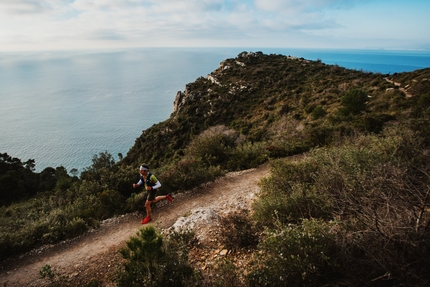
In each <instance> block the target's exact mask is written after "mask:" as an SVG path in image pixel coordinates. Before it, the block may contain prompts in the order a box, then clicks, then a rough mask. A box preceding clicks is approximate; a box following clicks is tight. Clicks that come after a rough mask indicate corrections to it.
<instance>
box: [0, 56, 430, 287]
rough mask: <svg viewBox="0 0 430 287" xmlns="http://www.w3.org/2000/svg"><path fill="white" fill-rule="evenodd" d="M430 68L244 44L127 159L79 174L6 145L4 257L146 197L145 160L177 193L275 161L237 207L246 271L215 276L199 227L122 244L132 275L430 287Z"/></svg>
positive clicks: (124, 273)
mask: <svg viewBox="0 0 430 287" xmlns="http://www.w3.org/2000/svg"><path fill="white" fill-rule="evenodd" d="M387 78H389V79H388V80H387ZM429 79H430V69H423V70H418V71H414V72H411V73H399V74H394V75H382V74H373V73H364V72H362V71H355V70H348V69H344V68H341V67H339V66H336V65H325V64H324V63H321V62H320V61H308V60H305V59H296V58H292V57H286V56H281V55H264V54H262V53H246V52H244V53H241V54H239V55H238V57H236V58H234V59H227V60H225V61H224V62H223V63H221V65H220V67H219V68H218V69H217V70H215V71H214V72H213V73H212V74H211V77H208V78H207V79H205V78H198V79H197V80H196V81H195V82H193V83H190V84H188V85H186V89H185V91H184V92H183V93H181V94H180V95H179V96H178V99H177V101H176V102H175V107H174V112H173V113H172V115H171V117H170V118H169V119H167V120H166V121H164V122H161V123H158V124H155V125H153V126H152V127H151V128H149V129H147V130H145V131H143V133H142V135H141V136H140V137H139V138H137V139H136V142H135V145H134V146H133V147H132V148H131V149H130V151H129V152H128V153H127V155H126V156H125V157H123V158H122V157H121V160H120V161H119V162H115V161H114V160H113V158H112V156H111V155H110V154H109V153H108V152H102V153H100V154H99V155H95V156H94V158H93V164H92V165H91V166H90V167H88V168H87V169H85V171H84V172H83V173H82V174H81V175H80V178H78V177H77V176H76V175H73V174H74V172H73V171H70V172H71V174H72V175H73V176H70V175H69V174H68V173H67V171H66V170H65V169H64V168H63V167H58V168H47V169H45V170H44V171H42V172H41V173H35V172H34V164H35V163H34V161H33V160H28V161H26V162H22V161H21V160H19V159H16V158H12V157H10V156H9V155H7V154H1V155H0V200H1V201H0V206H1V207H0V256H1V257H2V258H6V257H9V256H16V255H18V254H21V253H23V252H26V251H28V250H30V249H31V248H34V247H36V246H40V245H41V244H46V243H55V242H58V241H59V240H64V239H65V238H70V237H74V236H76V235H78V234H80V233H82V232H84V231H86V230H88V229H89V228H96V227H97V226H98V224H99V221H100V220H103V219H106V218H109V217H111V216H115V215H119V214H123V213H125V212H130V211H134V210H140V209H143V204H141V203H140V202H139V196H138V195H137V193H139V192H140V190H134V189H132V187H131V183H133V182H136V181H137V179H138V173H137V167H138V166H139V164H140V163H142V162H146V163H148V164H149V165H150V166H151V169H152V170H153V172H154V173H155V174H157V177H158V178H159V179H160V181H161V182H162V184H163V189H162V192H163V193H168V192H175V193H177V192H181V191H184V190H189V189H192V188H194V187H196V186H198V185H200V184H202V183H205V182H208V181H212V180H214V179H216V178H217V177H219V176H222V175H224V174H225V173H226V172H227V171H236V170H242V169H247V168H252V167H256V166H258V165H260V164H262V163H265V162H270V163H271V167H272V170H271V177H270V178H268V179H265V180H264V181H263V182H261V187H262V192H261V194H260V196H259V198H258V199H257V200H256V201H255V204H254V206H253V211H252V213H251V214H249V215H241V214H232V215H231V216H230V217H227V218H225V219H224V220H223V223H224V225H225V226H226V228H225V230H223V231H222V232H221V235H222V238H223V239H221V241H222V242H223V244H224V245H225V246H228V248H229V249H231V250H241V249H246V250H250V251H251V252H252V254H253V256H252V258H251V261H250V262H249V264H248V265H247V267H246V270H242V269H240V268H238V267H237V266H236V265H235V264H234V262H231V261H229V260H228V259H226V260H224V261H223V260H221V261H220V262H219V263H218V264H217V266H216V268H214V269H213V270H212V271H211V272H212V275H217V276H215V277H213V278H217V279H213V280H212V281H205V279H203V278H201V276H200V275H197V274H198V273H197V272H196V271H195V270H193V267H192V266H191V265H189V263H188V262H187V254H188V253H187V252H188V250H189V248H191V247H190V246H189V244H185V242H192V240H191V238H190V237H188V238H187V240H188V241H184V240H182V239H183V238H184V237H187V236H188V235H178V234H176V235H170V236H162V235H160V234H159V233H157V231H156V230H154V229H143V230H141V231H140V233H139V234H138V236H137V237H133V238H131V239H130V241H129V242H128V243H127V248H126V249H123V250H122V251H121V254H122V255H123V256H124V259H125V260H126V263H125V264H124V265H123V266H122V268H121V269H120V270H119V271H118V274H117V284H118V285H119V286H133V284H135V285H136V284H137V282H138V281H139V282H147V284H146V285H145V286H163V284H165V283H166V282H167V281H166V280H168V282H169V286H206V285H208V286H236V287H239V286H321V285H325V286H360V285H367V286H381V285H384V286H395V285H396V286H398V285H405V286H411V285H416V286H426V285H429V284H430V282H429V280H428V274H430V252H429V250H430V233H429V232H430V231H429V224H430V212H429V210H430V209H429V204H430V194H429V193H430V191H429V190H430V176H429V175H430V170H429V164H428V162H430V161H429V156H428V155H429V152H428V151H429V147H430V124H429V119H430V80H429ZM394 82H395V83H398V84H394ZM406 93H407V94H406ZM297 154H303V155H302V156H301V157H300V159H298V160H296V161H293V160H291V159H290V158H289V157H288V156H291V155H297ZM294 158H296V157H294ZM227 227H228V228H227ZM175 236H176V237H175ZM172 238H174V240H172ZM181 238H182V239H181ZM145 246H151V248H150V249H148V248H146V247H145ZM148 252H149V253H148ZM171 262H174V263H175V264H173V265H171ZM266 266H270V267H271V268H270V270H267V268H266ZM44 271H45V275H46V276H48V277H47V278H48V279H49V278H50V275H52V274H53V273H52V272H50V270H49V269H47V268H46V270H44ZM52 279H55V276H54V277H52ZM148 279H151V280H150V281H148ZM142 280H143V281H142ZM172 282H175V283H172ZM205 282H206V283H205ZM151 284H152V285H151ZM172 284H173V285H172ZM205 284H206V285H205Z"/></svg>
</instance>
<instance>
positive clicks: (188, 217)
mask: <svg viewBox="0 0 430 287" xmlns="http://www.w3.org/2000/svg"><path fill="white" fill-rule="evenodd" d="M268 174H269V167H268V165H263V166H261V167H259V168H255V169H249V170H245V171H240V172H232V173H228V174H227V175H226V176H224V177H222V178H219V179H217V180H216V181H214V182H211V183H208V184H205V185H203V186H201V187H199V188H196V189H194V190H191V191H187V192H184V193H180V194H176V195H174V201H173V202H172V203H170V202H169V201H167V200H165V201H162V202H159V203H157V204H156V206H155V207H154V208H153V212H152V217H153V218H152V221H151V222H150V223H149V224H151V225H153V226H155V227H156V228H157V230H160V231H161V232H163V231H167V230H169V229H170V228H182V229H183V228H190V229H192V230H193V231H194V232H195V234H196V238H197V239H198V241H199V243H198V244H197V246H199V247H196V248H193V250H191V252H190V256H189V260H190V262H191V264H193V265H194V266H195V267H196V268H200V269H201V270H205V269H206V268H207V267H208V266H209V265H210V264H211V261H213V260H214V259H216V257H219V256H227V255H228V254H230V253H231V251H230V250H226V249H224V247H223V246H222V244H220V243H219V242H217V241H218V240H217V237H216V236H215V235H216V234H217V233H218V230H219V221H218V218H219V217H220V216H224V215H225V214H228V213H230V212H233V211H243V210H249V208H250V205H251V203H252V201H253V198H254V197H255V195H256V193H257V192H258V191H259V186H258V182H259V181H260V180H261V179H262V178H263V177H265V176H267V175H268ZM142 218H143V216H142V214H139V213H138V212H135V213H130V214H126V215H122V216H119V217H115V218H111V219H108V220H105V221H103V222H102V223H101V225H100V227H99V228H97V229H94V230H91V231H89V232H87V233H85V234H83V235H81V236H79V237H77V238H74V239H72V240H67V241H63V242H60V243H58V244H55V245H50V246H43V247H42V248H39V249H36V250H33V251H31V252H29V253H27V254H25V255H22V256H20V257H18V258H13V259H9V260H7V261H3V262H1V263H0V284H1V286H48V285H49V281H48V280H47V279H46V278H41V277H40V270H41V268H42V267H43V266H46V265H47V264H49V266H50V267H51V270H52V271H54V273H55V274H56V275H58V276H57V277H56V280H61V282H63V283H65V284H64V285H68V286H85V285H87V284H89V283H91V282H98V283H99V285H98V286H115V284H114V283H113V278H114V274H115V271H116V270H117V269H118V266H119V265H120V263H121V261H122V257H121V255H120V254H119V252H118V250H119V249H120V248H121V247H122V246H124V244H125V242H126V241H127V240H128V239H129V238H130V237H131V236H133V235H135V234H136V232H137V231H138V230H139V229H140V228H142V227H143V226H142V224H141V220H142ZM245 253H246V252H245ZM241 256H242V257H246V254H242V255H241V254H240V253H239V254H236V257H237V258H239V260H240V257H241ZM239 263H240V262H239ZM240 264H241V263H240Z"/></svg>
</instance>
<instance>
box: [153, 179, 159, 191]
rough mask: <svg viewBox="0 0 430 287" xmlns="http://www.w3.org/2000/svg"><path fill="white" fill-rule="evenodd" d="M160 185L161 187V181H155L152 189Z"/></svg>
mask: <svg viewBox="0 0 430 287" xmlns="http://www.w3.org/2000/svg"><path fill="white" fill-rule="evenodd" d="M160 187H161V183H160V181H157V182H156V183H155V185H153V186H152V189H157V188H160Z"/></svg>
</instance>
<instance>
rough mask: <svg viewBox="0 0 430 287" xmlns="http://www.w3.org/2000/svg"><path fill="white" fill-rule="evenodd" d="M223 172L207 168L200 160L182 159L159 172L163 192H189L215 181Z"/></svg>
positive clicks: (219, 169) (215, 168)
mask: <svg viewBox="0 0 430 287" xmlns="http://www.w3.org/2000/svg"><path fill="white" fill-rule="evenodd" d="M224 173H225V172H224V171H223V170H221V168H220V167H219V166H209V167H208V166H207V165H206V164H205V163H204V162H203V161H202V160H201V159H198V158H197V159H187V158H185V159H183V160H181V161H179V162H178V163H176V164H175V165H172V166H169V167H165V168H164V169H162V170H161V172H160V177H159V178H160V181H161V180H162V186H163V187H162V188H163V192H165V193H168V192H173V191H175V192H177V191H181V190H182V191H184V190H189V189H192V188H194V187H197V186H199V185H200V184H202V183H205V182H209V181H212V180H215V179H216V178H217V177H219V176H222V175H223V174H224Z"/></svg>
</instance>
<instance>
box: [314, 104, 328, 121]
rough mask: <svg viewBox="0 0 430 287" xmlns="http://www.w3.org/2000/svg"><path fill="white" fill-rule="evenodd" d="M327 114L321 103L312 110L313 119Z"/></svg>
mask: <svg viewBox="0 0 430 287" xmlns="http://www.w3.org/2000/svg"><path fill="white" fill-rule="evenodd" d="M326 114H327V112H326V111H325V110H324V108H323V107H322V106H321V105H318V106H316V107H315V108H314V110H313V111H312V119H313V120H317V119H320V118H322V117H324V116H325V115H326Z"/></svg>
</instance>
